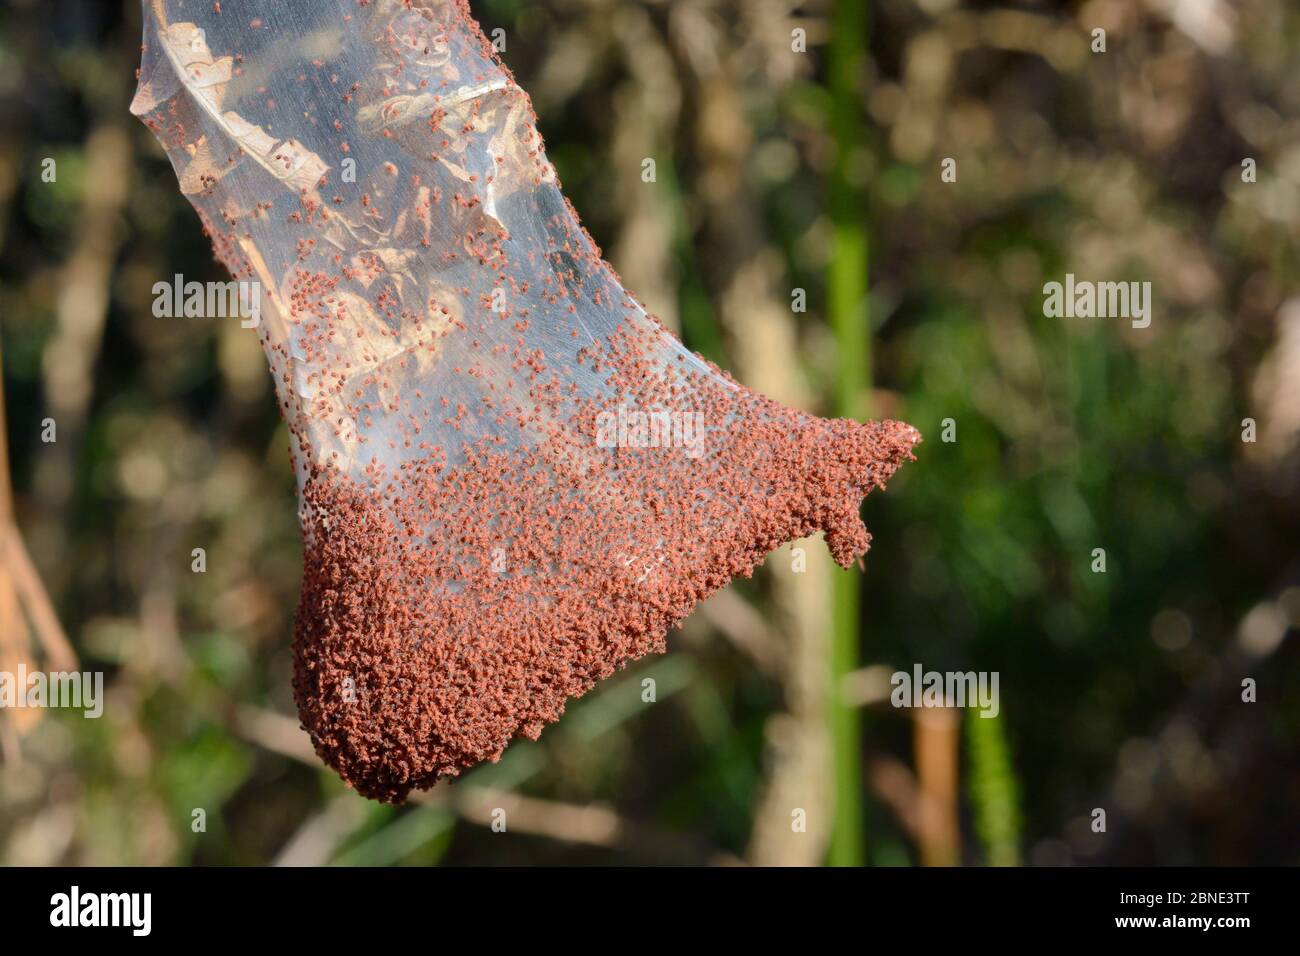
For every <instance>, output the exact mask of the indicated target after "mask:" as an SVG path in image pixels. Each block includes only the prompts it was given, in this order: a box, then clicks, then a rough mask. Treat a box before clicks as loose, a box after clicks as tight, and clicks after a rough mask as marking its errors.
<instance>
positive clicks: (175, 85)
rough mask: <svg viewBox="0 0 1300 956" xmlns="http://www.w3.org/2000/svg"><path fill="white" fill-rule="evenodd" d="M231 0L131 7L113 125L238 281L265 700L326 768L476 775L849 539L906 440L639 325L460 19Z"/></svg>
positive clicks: (526, 121) (380, 8)
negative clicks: (713, 616) (120, 117)
mask: <svg viewBox="0 0 1300 956" xmlns="http://www.w3.org/2000/svg"><path fill="white" fill-rule="evenodd" d="M254 6H255V5H254V4H252V3H251V2H247V0H224V2H223V3H222V4H221V5H220V9H219V10H217V9H214V10H213V11H212V12H211V13H210V14H206V15H205V14H204V13H202V12H200V11H199V10H198V9H196V7H195V6H194V5H193V4H184V3H182V2H180V0H146V38H145V39H146V42H145V47H144V56H143V63H142V68H141V75H140V87H139V90H138V91H137V94H136V99H135V102H134V103H133V104H132V109H133V111H135V112H136V113H137V114H138V115H140V116H141V117H142V118H143V119H144V121H145V122H146V123H147V124H148V125H149V126H150V128H151V129H153V130H154V132H155V133H156V134H157V135H158V137H159V139H160V141H161V142H162V143H163V145H164V146H165V147H166V149H167V151H168V154H169V156H170V158H171V160H172V162H173V165H174V166H175V167H176V170H177V174H178V177H179V178H180V181H181V186H182V190H183V191H184V192H186V194H187V195H188V196H189V198H190V200H191V202H193V204H194V205H195V207H196V208H197V209H198V211H199V213H200V216H201V219H202V221H203V223H204V227H205V229H206V230H207V232H208V233H209V235H210V236H211V238H212V241H213V247H214V249H215V251H216V254H217V256H218V257H219V258H220V259H221V260H222V261H223V262H224V263H225V264H226V266H227V267H228V268H229V269H230V271H231V273H232V274H233V275H234V276H235V277H236V278H238V279H242V280H246V281H253V282H257V283H259V286H260V290H259V291H260V296H261V299H260V301H261V303H262V315H263V317H264V319H263V321H262V324H261V327H260V329H259V334H260V336H261V341H262V344H263V346H264V348H265V351H266V354H267V357H268V360H269V363H270V366H271V370H272V372H273V374H274V377H275V382H276V389H277V395H278V397H279V401H280V405H281V410H282V412H283V414H284V416H285V419H286V421H287V422H288V425H289V430H290V434H291V436H292V449H291V451H292V455H293V460H294V465H295V468H296V471H297V474H298V478H299V486H300V517H301V520H302V525H303V535H304V542H305V558H304V561H305V566H304V570H303V585H302V597H301V601H300V604H299V607H298V612H297V617H296V625H295V637H294V658H295V668H294V678H293V685H294V693H295V697H296V699H297V702H298V707H299V713H300V716H301V719H302V723H303V726H304V727H305V728H306V730H307V731H308V733H309V734H310V735H311V739H312V741H313V743H314V744H315V747H316V750H317V752H318V753H319V754H320V756H321V758H322V759H323V760H324V761H325V762H327V763H328V764H329V765H330V766H331V767H333V768H334V769H335V770H337V771H338V773H339V774H340V775H341V776H342V777H343V778H344V780H346V781H347V782H348V783H350V784H351V785H352V786H354V787H355V788H356V789H357V790H358V791H359V792H361V793H363V794H366V795H367V796H370V797H374V798H377V799H380V800H385V801H400V800H402V799H404V798H405V797H406V795H407V794H408V793H409V792H410V791H411V789H413V788H417V787H428V786H430V785H432V784H433V783H434V782H435V781H436V780H437V779H438V778H439V777H442V776H455V775H457V774H459V773H460V772H461V771H462V770H464V769H466V768H469V767H472V766H474V765H475V764H477V763H479V762H481V761H484V760H495V759H496V758H497V757H499V756H500V754H501V752H502V750H503V749H504V748H505V747H506V746H507V745H508V744H509V743H510V741H511V740H512V739H513V738H514V737H516V736H517V735H518V734H521V733H522V734H524V735H527V736H529V737H533V738H535V737H536V736H537V735H538V734H539V733H540V732H541V730H542V728H543V727H544V726H545V725H546V724H547V723H549V722H552V721H555V720H557V719H559V717H560V716H561V714H562V713H563V711H564V706H565V702H566V701H567V700H568V699H569V698H571V697H576V696H579V695H581V694H583V693H585V692H586V691H587V690H589V689H590V688H591V687H592V686H593V685H594V684H595V683H596V682H597V681H599V680H601V679H602V678H604V677H608V676H610V675H611V674H613V673H615V672H616V671H617V670H618V669H619V668H621V667H623V666H624V665H625V664H626V663H627V662H628V661H630V660H633V659H635V658H638V657H641V656H643V655H645V654H648V653H651V652H662V651H663V650H664V649H665V635H666V633H667V632H668V631H669V630H670V629H671V628H672V627H673V626H675V625H676V624H678V623H679V622H680V621H681V620H682V619H683V618H684V617H685V616H686V615H687V614H688V613H690V611H691V609H692V608H693V607H694V605H695V604H696V603H697V602H699V601H700V600H701V599H703V598H704V597H706V596H707V595H708V594H710V593H711V592H713V591H715V590H717V589H718V588H720V587H722V586H723V585H725V584H726V583H727V582H728V581H729V580H731V578H733V577H735V576H736V575H749V574H751V573H752V571H753V569H754V567H755V566H756V565H757V564H758V563H759V562H761V561H762V559H763V557H764V556H765V555H766V554H767V553H768V552H770V551H771V550H772V549H774V548H776V547H778V546H780V545H781V544H783V543H784V542H787V541H790V540H792V539H795V538H799V537H802V536H805V535H809V534H812V533H815V532H817V531H823V532H825V540H826V544H827V546H828V548H829V549H830V552H831V554H832V556H833V557H834V559H835V560H836V561H838V562H839V563H840V564H842V565H845V566H848V565H850V564H852V563H853V562H854V561H855V560H857V559H858V558H859V557H860V556H861V555H862V554H863V553H865V551H866V550H867V546H868V544H869V541H870V538H869V535H868V534H867V532H866V529H865V528H864V527H863V525H862V521H861V519H860V517H859V513H858V509H859V505H860V502H861V499H862V498H863V496H864V495H866V494H867V493H868V492H869V491H871V490H873V489H875V488H879V487H882V486H883V485H884V483H885V481H886V480H887V479H888V478H889V477H890V476H891V475H892V474H893V472H894V471H895V470H896V469H897V468H898V467H899V466H900V465H901V464H902V463H903V462H904V461H906V460H909V459H910V458H911V457H912V447H913V446H914V445H915V443H916V442H917V441H919V437H920V436H919V435H918V434H917V432H916V430H915V429H913V428H912V427H911V426H908V425H905V424H902V423H899V422H870V423H867V424H861V423H857V422H852V421H846V420H834V421H830V420H825V419H819V418H815V417H812V416H809V415H806V414H803V413H800V412H797V411H794V410H791V409H789V408H785V407H784V406H781V405H779V404H777V403H775V402H772V401H770V400H768V399H765V398H763V397H762V396H760V395H757V394H755V393H754V392H752V391H750V390H748V389H746V388H745V387H743V386H742V385H740V384H738V383H737V382H735V381H734V380H733V379H731V378H730V377H729V376H728V375H727V374H726V373H725V372H723V371H721V370H719V369H718V368H717V367H715V366H714V365H712V364H710V363H708V362H706V361H704V360H703V359H701V358H699V357H698V356H696V355H693V354H692V353H690V352H688V351H687V350H686V349H685V348H684V347H683V346H682V345H681V343H680V342H678V341H677V340H676V339H675V338H674V337H673V336H672V335H671V334H670V333H669V332H667V331H666V330H665V329H664V328H663V327H662V326H661V325H660V324H659V323H658V322H657V321H656V320H655V319H654V318H653V317H651V316H649V315H647V314H646V313H645V311H644V310H643V309H642V307H641V306H640V305H639V304H638V303H637V302H636V300H635V299H633V297H632V296H631V295H629V294H628V293H627V292H626V291H625V290H624V289H623V287H622V285H621V283H620V282H619V280H618V277H617V276H616V275H615V274H614V273H613V271H612V270H611V269H610V267H609V266H608V265H607V264H606V263H605V262H604V261H603V259H602V258H601V254H600V250H599V249H597V248H596V246H595V244H594V243H593V242H592V240H591V238H590V237H589V236H588V235H587V233H586V232H585V230H583V228H582V227H581V225H580V224H579V221H578V217H577V214H576V212H575V211H574V210H573V208H572V206H571V205H570V204H569V203H568V201H567V200H566V199H565V197H564V196H563V195H562V193H561V192H560V188H559V184H558V181H557V179H556V176H555V171H554V169H553V168H552V166H551V165H550V163H549V162H548V161H547V159H546V155H545V152H544V150H543V146H542V140H541V137H540V135H539V134H538V132H537V127H536V118H535V116H534V115H533V112H532V107H531V105H530V103H529V101H528V98H527V96H526V95H525V94H524V93H523V91H522V90H520V88H519V87H518V86H517V85H516V84H515V82H514V79H513V77H512V76H511V75H510V73H509V72H508V71H507V70H506V69H505V67H504V66H502V65H501V63H500V62H499V60H498V58H497V57H496V55H495V53H494V52H493V50H492V48H491V46H490V45H489V44H488V42H487V41H486V39H485V38H484V37H483V33H482V31H481V30H480V28H479V26H478V24H477V23H476V22H475V21H474V20H473V19H472V17H471V16H470V14H469V9H468V7H467V5H466V3H465V2H464V0H321V2H319V3H314V4H310V5H307V4H302V5H295V6H293V7H292V8H291V10H290V8H287V7H277V8H274V9H268V8H266V7H265V5H262V4H257V5H256V6H257V10H258V14H259V15H258V16H253V15H252V12H253V9H252V8H253V7H254ZM195 17H197V18H201V19H203V20H204V21H205V22H202V23H195V22H192V20H189V19H186V18H195ZM308 36H315V37H325V36H328V37H331V38H334V39H333V40H332V41H331V44H332V47H331V44H326V43H310V44H309V43H306V42H303V41H304V39H305V38H306V37H308ZM326 47H331V49H329V50H328V52H318V53H316V54H313V56H314V57H315V58H312V59H309V60H303V59H300V54H299V52H298V51H300V50H303V49H313V50H319V49H324V48H326ZM250 63H256V64H257V67H258V69H257V76H258V83H259V84H260V86H258V87H257V88H256V89H251V88H249V86H248V85H246V84H243V83H236V82H235V81H236V80H239V79H240V78H241V76H242V75H243V73H244V71H246V69H247V66H248V64H250Z"/></svg>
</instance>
